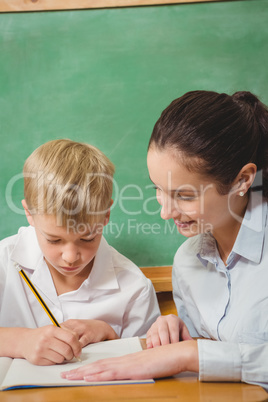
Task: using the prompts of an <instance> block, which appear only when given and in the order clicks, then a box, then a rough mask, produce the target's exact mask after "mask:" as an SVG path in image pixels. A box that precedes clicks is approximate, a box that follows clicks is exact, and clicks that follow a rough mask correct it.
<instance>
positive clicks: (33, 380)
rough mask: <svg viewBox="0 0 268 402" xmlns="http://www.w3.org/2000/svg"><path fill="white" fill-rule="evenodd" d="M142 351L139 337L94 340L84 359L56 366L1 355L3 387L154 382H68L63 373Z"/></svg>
mask: <svg viewBox="0 0 268 402" xmlns="http://www.w3.org/2000/svg"><path fill="white" fill-rule="evenodd" d="M140 350H142V347H141V344H140V340H139V338H138V337H135V338H125V339H116V340H113V341H105V342H99V343H94V344H91V345H88V346H86V347H85V348H83V351H82V355H81V358H82V362H78V361H75V360H73V361H71V362H67V363H63V364H57V365H54V366H35V365H33V364H31V363H29V362H28V361H27V360H24V359H10V358H9V357H0V390H1V391H4V390H9V389H15V388H31V387H34V388H35V387H68V386H71V387H72V386H88V385H107V384H109V385H110V384H130V383H132V384H133V383H134V384H135V383H139V384H141V383H152V382H154V380H153V379H149V380H122V381H108V382H97V383H96V382H94V383H93V382H85V381H68V380H66V379H63V378H61V376H60V373H61V372H62V371H67V370H71V369H74V368H76V367H80V366H81V365H85V364H87V363H92V362H94V361H96V360H99V359H104V358H107V357H118V356H123V355H126V354H129V353H135V352H139V351H140Z"/></svg>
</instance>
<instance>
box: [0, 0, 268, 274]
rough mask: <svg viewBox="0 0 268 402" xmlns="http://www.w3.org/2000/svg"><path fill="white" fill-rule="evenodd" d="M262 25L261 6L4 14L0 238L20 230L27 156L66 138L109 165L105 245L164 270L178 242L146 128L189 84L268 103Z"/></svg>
mask: <svg viewBox="0 0 268 402" xmlns="http://www.w3.org/2000/svg"><path fill="white" fill-rule="evenodd" d="M267 21H268V1H267V0H255V1H228V2H216V3H211V2H210V3H197V4H180V5H172V6H152V7H138V8H121V9H120V8H118V9H102V10H82V11H60V12H33V13H12V14H0V140H1V141H0V163H1V175H0V214H1V229H0V231H1V233H0V238H3V237H6V236H8V235H11V234H13V233H15V232H17V229H18V228H19V227H20V226H22V225H26V219H25V217H24V215H23V213H22V208H21V205H20V200H21V199H22V197H23V186H22V179H21V176H20V172H21V170H22V166H23V163H24V160H25V159H26V157H27V156H28V155H29V154H30V153H31V152H32V151H33V150H34V149H35V148H36V147H37V146H39V145H40V144H41V143H43V142H46V141H48V140H51V139H55V138H71V139H73V140H78V141H86V142H90V143H92V144H93V145H95V146H97V147H99V148H100V149H101V150H102V151H103V152H105V153H106V154H107V156H108V157H110V159H111V160H112V161H113V162H114V163H115V165H116V169H117V170H116V175H115V183H116V186H115V194H114V200H115V202H114V207H113V210H112V216H111V223H110V224H109V226H107V228H106V233H105V235H106V238H107V239H108V241H109V242H110V244H111V245H113V246H114V247H116V248H117V249H118V250H119V251H121V252H122V253H124V254H125V255H127V256H128V257H129V258H131V259H132V260H133V261H135V262H136V263H137V264H138V265H140V266H150V265H169V264H171V263H172V259H173V255H174V253H175V251H176V249H177V247H178V246H179V245H180V244H181V243H182V242H183V241H184V238H182V237H181V236H180V235H178V234H177V233H176V229H175V228H174V227H173V225H172V223H169V222H164V221H162V220H161V218H160V217H159V205H158V204H157V202H156V200H155V199H154V190H153V189H152V187H151V186H150V181H149V178H148V173H147V167H146V151H147V144H148V140H149V137H150V134H151V131H152V128H153V125H154V123H155V121H156V120H157V118H158V117H159V115H160V112H161V111H162V110H163V109H164V108H165V107H166V106H167V105H168V104H169V103H170V101H171V100H173V99H174V98H176V97H178V96H180V95H182V94H183V93H184V92H186V91H189V90H193V89H209V90H216V91H222V92H227V93H232V92H234V91H236V90H242V89H243V90H250V91H253V92H254V93H256V94H257V95H259V96H260V97H261V99H262V100H263V101H264V102H266V103H267V102H268V79H267V78H268V77H267V75H268V74H267V65H268V24H267ZM127 197H129V199H127Z"/></svg>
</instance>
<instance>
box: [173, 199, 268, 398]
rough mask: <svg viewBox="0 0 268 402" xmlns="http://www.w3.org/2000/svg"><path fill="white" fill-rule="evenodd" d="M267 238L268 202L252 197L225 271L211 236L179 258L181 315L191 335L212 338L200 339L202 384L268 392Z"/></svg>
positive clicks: (191, 243) (194, 241)
mask: <svg viewBox="0 0 268 402" xmlns="http://www.w3.org/2000/svg"><path fill="white" fill-rule="evenodd" d="M237 219H239V218H238V217H237ZM267 234H268V227H267V202H265V201H263V200H262V197H261V195H260V194H259V193H251V196H250V199H249V203H248V207H247V211H246V213H245V216H244V219H243V221H242V225H241V227H240V231H239V233H238V236H237V239H236V242H235V244H234V247H233V250H232V252H231V253H230V255H229V257H228V259H227V265H226V266H225V265H224V263H223V261H222V260H221V258H220V255H219V253H218V249H217V245H216V241H215V239H214V238H213V236H212V235H210V234H201V235H198V236H195V237H193V238H190V239H188V240H187V241H186V242H185V243H183V245H182V246H181V247H180V248H179V250H178V251H177V253H176V255H175V258H174V265H173V273H172V275H173V295H174V300H175V303H176V307H177V310H178V315H179V316H180V317H181V318H182V320H183V321H184V322H185V324H186V325H187V327H188V329H189V331H190V333H191V335H192V336H197V337H204V338H209V340H206V339H201V340H198V350H199V377H200V380H201V381H244V382H249V383H254V384H259V385H262V386H263V387H264V388H265V389H266V390H267V391H268V236H267ZM211 339H212V340H211ZM214 340H216V341H218V342H215V341H214Z"/></svg>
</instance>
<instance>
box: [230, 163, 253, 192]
mask: <svg viewBox="0 0 268 402" xmlns="http://www.w3.org/2000/svg"><path fill="white" fill-rule="evenodd" d="M256 173H257V166H256V165H255V163H247V164H246V165H245V166H243V167H242V169H241V170H240V172H239V173H238V175H237V176H236V179H235V182H234V187H233V189H234V192H235V193H237V195H240V196H241V197H242V196H243V195H245V194H246V193H247V192H248V189H249V188H250V187H251V185H252V183H253V181H254V179H255V176H256Z"/></svg>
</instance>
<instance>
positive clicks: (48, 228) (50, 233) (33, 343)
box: [0, 200, 118, 365]
mask: <svg viewBox="0 0 268 402" xmlns="http://www.w3.org/2000/svg"><path fill="white" fill-rule="evenodd" d="M22 204H23V207H24V209H25V212H26V216H27V219H28V222H29V224H30V225H31V226H33V227H34V228H35V232H36V236H37V240H38V243H39V246H40V248H41V250H42V253H43V255H44V259H45V261H46V263H47V266H48V268H49V270H50V273H51V276H52V278H53V282H54V285H55V288H56V290H57V293H58V295H60V294H63V293H67V292H70V291H73V290H76V289H78V288H79V287H80V286H81V284H82V283H83V282H84V280H85V279H86V278H87V277H88V275H89V274H90V272H91V269H92V266H93V262H94V258H95V256H96V253H97V250H98V247H99V244H100V241H101V236H102V228H103V226H104V225H106V224H107V223H108V221H109V213H108V214H107V215H106V217H105V219H104V222H103V223H102V224H101V225H100V227H98V228H97V227H96V228H94V230H93V231H91V230H90V229H88V228H87V227H85V230H84V231H83V232H78V231H74V230H71V231H70V230H69V231H68V230H67V229H66V228H65V227H61V226H57V224H56V217H54V216H52V215H34V216H32V215H31V214H30V212H29V210H28V208H27V204H26V202H25V200H23V201H22ZM116 338H118V335H117V334H116V333H115V331H114V330H113V329H112V327H111V326H110V325H108V324H106V323H105V322H103V321H100V320H77V319H72V320H67V321H65V322H63V323H62V324H61V327H60V328H58V327H55V326H54V325H48V326H44V327H41V328H35V329H30V328H0V356H8V357H12V358H24V359H27V360H28V361H29V362H31V363H33V364H36V365H51V364H57V363H62V362H63V361H64V360H71V359H73V357H78V356H79V355H80V354H81V350H82V347H84V346H85V345H87V344H88V343H93V342H100V341H102V340H107V339H116Z"/></svg>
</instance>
